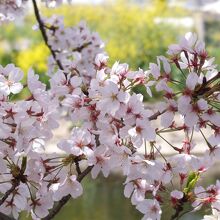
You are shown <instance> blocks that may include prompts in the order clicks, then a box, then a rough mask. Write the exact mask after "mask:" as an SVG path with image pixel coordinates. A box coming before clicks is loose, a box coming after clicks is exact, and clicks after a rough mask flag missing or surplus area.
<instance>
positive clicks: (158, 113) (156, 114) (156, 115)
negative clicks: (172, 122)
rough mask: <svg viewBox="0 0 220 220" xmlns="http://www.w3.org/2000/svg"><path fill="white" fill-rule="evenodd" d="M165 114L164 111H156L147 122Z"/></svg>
mask: <svg viewBox="0 0 220 220" xmlns="http://www.w3.org/2000/svg"><path fill="white" fill-rule="evenodd" d="M165 112H166V110H164V111H162V112H159V111H158V112H156V113H154V114H153V115H151V116H150V117H149V118H148V119H149V121H152V120H156V119H157V118H158V117H159V116H160V115H162V114H163V113H165Z"/></svg>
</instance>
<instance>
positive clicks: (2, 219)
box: [0, 212, 15, 220]
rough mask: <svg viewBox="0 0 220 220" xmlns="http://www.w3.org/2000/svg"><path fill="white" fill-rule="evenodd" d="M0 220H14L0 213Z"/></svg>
mask: <svg viewBox="0 0 220 220" xmlns="http://www.w3.org/2000/svg"><path fill="white" fill-rule="evenodd" d="M0 220H15V219H14V218H12V217H9V216H7V215H5V214H3V213H1V212H0Z"/></svg>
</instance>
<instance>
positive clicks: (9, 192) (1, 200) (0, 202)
mask: <svg viewBox="0 0 220 220" xmlns="http://www.w3.org/2000/svg"><path fill="white" fill-rule="evenodd" d="M19 183H20V181H19V180H14V181H13V182H12V186H11V188H10V189H9V190H8V191H7V192H6V193H5V194H4V196H3V197H2V198H1V199H0V206H1V205H2V204H3V203H4V202H5V200H6V199H7V198H8V197H9V195H10V194H11V193H13V192H14V190H15V189H16V187H17V186H18V185H19Z"/></svg>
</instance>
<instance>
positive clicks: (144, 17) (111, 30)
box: [0, 0, 186, 94]
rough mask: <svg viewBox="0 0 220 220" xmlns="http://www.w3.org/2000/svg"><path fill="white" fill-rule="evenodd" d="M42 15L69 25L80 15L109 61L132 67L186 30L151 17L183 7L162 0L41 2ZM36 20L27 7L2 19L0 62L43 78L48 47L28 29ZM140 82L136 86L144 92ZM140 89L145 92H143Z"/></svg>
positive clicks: (143, 64) (175, 14) (151, 57)
mask: <svg viewBox="0 0 220 220" xmlns="http://www.w3.org/2000/svg"><path fill="white" fill-rule="evenodd" d="M41 11H42V14H43V15H44V16H51V15H53V14H58V15H61V16H63V17H64V21H65V24H66V25H68V26H72V25H75V24H77V23H78V22H79V21H80V20H85V21H86V22H87V24H88V26H89V27H90V28H91V29H92V31H96V32H98V33H99V34H100V36H101V38H102V39H103V40H104V42H105V43H106V50H107V53H108V54H109V56H110V64H113V63H114V62H115V61H120V62H126V63H128V64H129V65H130V66H131V68H132V69H138V68H139V67H140V68H143V69H147V68H148V65H149V62H155V61H156V56H157V55H161V54H165V53H166V50H167V47H168V45H169V44H171V43H173V42H176V41H177V38H178V37H179V35H180V34H183V33H184V32H185V31H186V30H184V28H181V29H180V28H179V27H176V26H172V25H171V24H170V23H166V22H161V23H156V22H155V18H166V17H174V18H175V17H181V16H184V15H185V13H184V12H183V11H182V10H181V9H179V8H171V9H170V8H168V6H167V4H166V1H164V0H155V1H153V4H152V5H148V4H141V5H139V4H134V3H129V1H125V0H118V1H116V3H111V2H109V1H104V4H100V5H85V4H83V5H80V4H74V5H63V6H61V7H58V8H56V9H46V8H45V7H43V6H42V7H41ZM35 23H36V21H35V18H34V15H33V13H32V14H28V15H27V16H26V17H25V18H24V19H23V21H22V22H20V21H19V22H18V23H17V24H16V25H15V24H14V23H10V24H7V25H4V26H3V27H2V30H1V32H0V63H1V64H3V65H6V64H7V63H10V62H14V63H15V64H16V65H18V66H19V67H21V68H22V69H23V70H24V72H25V73H26V72H27V71H28V69H29V68H30V67H33V68H34V69H35V70H36V71H37V73H39V74H40V75H41V78H42V79H43V81H47V78H46V77H45V75H42V74H41V73H45V72H47V65H46V64H47V57H48V55H49V51H48V49H47V48H46V46H45V45H44V43H43V41H42V38H41V35H40V33H39V31H33V30H32V26H33V25H34V24H35ZM144 90H145V89H143V88H137V91H138V92H142V93H144ZM145 94H146V93H145Z"/></svg>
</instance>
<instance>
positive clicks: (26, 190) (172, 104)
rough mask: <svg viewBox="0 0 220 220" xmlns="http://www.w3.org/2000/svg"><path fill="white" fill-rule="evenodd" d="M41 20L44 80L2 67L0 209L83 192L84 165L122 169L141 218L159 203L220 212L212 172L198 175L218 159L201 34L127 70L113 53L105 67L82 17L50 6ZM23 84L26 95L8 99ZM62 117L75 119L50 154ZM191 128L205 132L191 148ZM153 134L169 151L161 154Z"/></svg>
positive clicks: (41, 205) (218, 124) (37, 206)
mask: <svg viewBox="0 0 220 220" xmlns="http://www.w3.org/2000/svg"><path fill="white" fill-rule="evenodd" d="M16 3H17V1H16ZM42 24H43V25H42ZM43 28H44V29H43ZM39 29H40V30H41V31H42V29H43V31H44V32H43V34H44V37H45V36H46V39H45V40H46V43H47V46H48V47H49V49H50V50H51V52H52V55H51V57H49V63H48V75H49V76H50V80H49V82H50V87H49V88H47V87H46V85H45V84H43V83H42V82H40V80H39V76H38V75H37V74H35V73H34V71H33V70H32V69H30V70H29V72H28V76H27V80H26V82H25V83H24V81H25V79H24V77H23V72H22V70H20V69H19V68H18V67H16V66H14V65H13V64H8V65H7V66H6V67H2V66H1V67H0V129H1V132H0V141H1V147H0V192H1V194H2V195H3V196H2V197H1V198H0V212H2V213H5V214H7V215H13V216H14V218H16V219H17V218H18V217H19V214H20V212H21V211H27V212H29V213H31V216H32V219H44V218H45V219H50V218H48V216H50V213H51V209H52V210H53V207H55V208H56V204H57V203H59V201H60V200H61V199H64V198H68V197H72V198H74V199H75V198H77V197H79V196H80V195H81V194H82V193H83V187H82V185H81V181H82V179H83V178H84V176H85V175H87V174H88V173H89V172H90V171H91V176H92V178H93V179H95V178H97V177H98V175H99V173H102V174H103V175H104V176H105V177H108V175H109V174H110V173H111V172H112V171H114V170H116V169H117V170H120V171H121V172H122V174H123V175H124V176H125V183H124V195H125V197H127V198H130V199H131V203H132V204H133V205H134V206H135V207H136V209H137V210H139V211H140V212H141V213H143V215H144V216H143V219H146V220H147V219H148V220H149V219H152V220H158V219H160V218H161V215H162V209H163V207H164V206H167V205H170V206H171V208H172V209H173V215H172V216H171V218H172V219H177V218H178V217H179V216H180V215H181V214H182V211H183V206H184V205H185V204H189V205H190V207H191V208H190V210H189V211H197V210H198V209H200V208H201V207H204V206H206V207H208V208H210V209H211V210H212V214H213V215H212V216H205V217H204V219H209V218H214V219H218V218H220V211H219V204H220V203H219V194H220V186H219V182H218V181H217V183H216V185H211V186H208V187H206V188H204V187H202V186H201V185H200V184H201V182H200V179H201V177H203V176H204V173H206V172H207V171H208V170H209V168H210V167H213V166H214V165H215V164H216V163H217V162H218V161H219V159H220V146H219V143H220V142H219V140H220V114H219V110H220V106H219V103H220V84H219V81H218V79H219V75H220V74H219V72H218V70H217V69H216V65H215V64H214V58H209V56H208V53H207V51H206V50H205V45H204V43H202V42H200V41H199V40H198V39H197V36H196V35H195V34H192V33H188V34H186V36H185V37H183V38H182V39H181V40H180V42H179V43H178V44H175V45H171V46H170V47H169V49H168V56H167V57H165V56H158V57H157V62H156V63H150V64H149V69H148V70H142V69H139V70H137V71H134V70H131V69H130V68H129V66H128V64H125V63H123V64H121V63H119V62H115V63H114V65H113V66H112V67H110V66H109V65H108V58H109V57H108V55H107V54H106V53H105V51H104V45H103V42H102V41H101V40H100V38H99V36H98V35H97V34H96V33H92V32H91V31H90V30H89V29H88V28H87V27H86V25H85V24H84V23H80V24H78V25H77V26H76V27H65V26H64V24H63V21H62V19H61V18H59V17H55V16H53V17H52V18H49V19H42V20H41V23H40V24H39ZM136 86H144V87H145V88H146V91H147V93H148V94H149V96H153V93H152V88H154V89H155V90H156V91H157V92H160V93H162V94H163V96H162V101H161V102H160V103H158V104H157V107H156V108H155V109H152V108H151V107H150V106H149V105H148V104H147V103H144V101H143V96H142V95H141V94H136V93H134V92H133V88H134V87H136ZM23 89H28V90H29V91H30V96H29V97H27V98H26V99H24V100H17V101H14V100H15V99H14V97H15V96H16V95H18V94H19V93H20V92H22V91H23ZM61 117H62V118H63V117H64V118H65V119H66V120H68V121H71V122H72V125H73V128H72V130H71V132H70V135H69V137H66V138H65V139H63V140H60V141H59V143H57V146H58V148H59V149H60V150H61V151H62V153H61V154H58V153H53V154H51V153H48V151H47V146H48V145H47V142H48V141H49V140H50V139H51V138H52V137H53V129H55V128H57V127H59V126H61V125H60V118H61ZM166 133H171V134H173V135H175V136H178V134H179V133H183V134H184V135H183V136H184V138H183V139H181V140H180V142H182V145H179V146H174V144H173V143H172V140H169V139H166V138H165V137H164V134H166ZM195 134H196V135H200V136H201V138H202V139H203V140H204V142H203V144H202V145H201V146H199V147H200V148H201V149H202V152H203V153H202V154H201V155H199V156H198V155H197V154H196V153H195V152H194V149H195V147H196V140H195ZM180 137H181V136H180ZM158 140H162V141H163V143H164V145H165V144H166V145H168V146H169V147H170V148H171V149H172V152H173V155H171V156H167V155H164V154H163V153H162V150H163V148H164V146H163V144H160V145H159V144H158V143H159V142H158ZM142 149H144V153H143V150H142ZM85 167H87V168H85ZM83 168H85V169H84V170H83ZM55 202H57V203H56V204H55Z"/></svg>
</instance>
